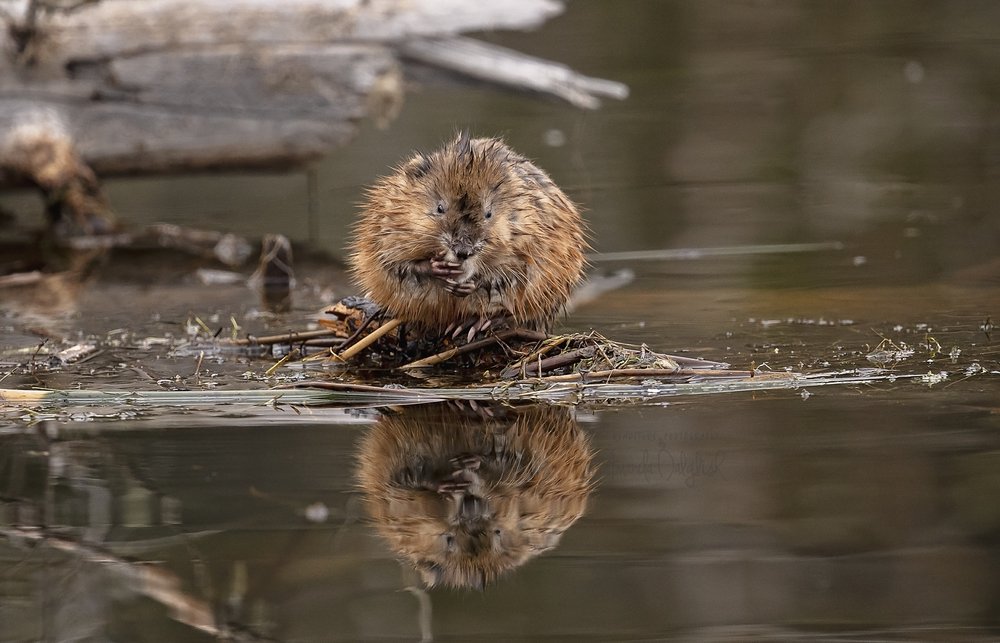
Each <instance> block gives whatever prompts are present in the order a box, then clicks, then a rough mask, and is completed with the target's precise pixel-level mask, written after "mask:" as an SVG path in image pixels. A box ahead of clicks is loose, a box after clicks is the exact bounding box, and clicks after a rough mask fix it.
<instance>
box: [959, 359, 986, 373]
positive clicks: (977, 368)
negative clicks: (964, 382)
mask: <svg viewBox="0 0 1000 643" xmlns="http://www.w3.org/2000/svg"><path fill="white" fill-rule="evenodd" d="M985 372H986V369H985V368H983V366H982V365H981V364H980V363H979V362H972V363H971V364H969V365H968V366H966V367H965V370H964V371H963V374H964V375H965V376H966V377H971V376H973V375H979V374H980V373H985Z"/></svg>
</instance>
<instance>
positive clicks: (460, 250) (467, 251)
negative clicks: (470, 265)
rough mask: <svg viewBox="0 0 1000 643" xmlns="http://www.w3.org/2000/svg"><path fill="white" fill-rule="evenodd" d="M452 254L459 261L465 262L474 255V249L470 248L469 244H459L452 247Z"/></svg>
mask: <svg viewBox="0 0 1000 643" xmlns="http://www.w3.org/2000/svg"><path fill="white" fill-rule="evenodd" d="M452 252H454V253H455V256H456V257H458V260H459V261H465V260H466V259H468V258H469V257H471V256H472V255H473V254H475V248H473V247H472V244H471V243H464V242H459V243H456V244H455V245H454V247H453V248H452Z"/></svg>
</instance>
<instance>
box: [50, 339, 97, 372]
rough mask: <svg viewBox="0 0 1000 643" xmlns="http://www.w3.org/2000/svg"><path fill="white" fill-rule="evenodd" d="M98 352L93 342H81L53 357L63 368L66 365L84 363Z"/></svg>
mask: <svg viewBox="0 0 1000 643" xmlns="http://www.w3.org/2000/svg"><path fill="white" fill-rule="evenodd" d="M98 352H99V351H98V348H97V344H95V343H93V342H82V343H79V344H74V345H72V346H70V347H69V348H65V349H63V350H61V351H59V352H58V353H56V355H55V356H56V358H58V360H59V362H60V363H61V364H63V365H64V366H65V365H66V364H75V363H78V362H84V361H86V360H88V359H90V358H91V357H94V356H95V355H96V354H97V353H98Z"/></svg>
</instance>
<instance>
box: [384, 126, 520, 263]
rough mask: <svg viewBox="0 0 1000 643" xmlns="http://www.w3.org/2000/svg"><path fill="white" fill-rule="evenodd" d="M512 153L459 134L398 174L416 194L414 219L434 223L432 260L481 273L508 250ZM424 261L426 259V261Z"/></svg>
mask: <svg viewBox="0 0 1000 643" xmlns="http://www.w3.org/2000/svg"><path fill="white" fill-rule="evenodd" d="M513 158H516V156H515V155H514V153H513V152H512V151H511V150H510V148H508V147H507V146H506V145H504V144H503V143H502V142H501V141H499V140H497V139H485V138H483V139H470V138H469V133H468V132H462V133H461V134H460V135H459V136H458V137H457V138H456V139H455V140H453V141H452V142H450V143H449V144H447V145H445V147H444V148H442V149H441V150H438V151H437V152H434V153H433V154H429V155H425V154H418V155H416V156H415V157H413V158H412V159H410V160H409V161H408V162H407V163H406V164H405V165H404V166H403V167H402V170H403V172H404V173H405V174H406V176H407V178H408V179H409V180H410V181H411V182H412V184H413V187H415V188H418V192H419V193H420V194H421V197H422V198H421V199H420V200H419V201H418V202H417V204H416V207H419V208H421V209H422V210H423V212H422V213H420V214H418V216H421V215H423V216H425V217H427V221H428V222H433V226H434V229H435V231H436V242H437V244H438V248H437V252H436V253H434V255H436V256H437V257H439V258H441V259H443V260H445V261H449V262H454V263H459V264H462V266H463V267H464V268H465V275H464V279H468V278H470V277H472V276H473V275H475V274H477V273H480V272H482V270H483V267H484V266H488V265H492V264H494V263H495V262H496V259H497V258H499V257H502V256H503V255H504V254H505V250H508V249H509V243H510V240H511V237H512V235H513V234H515V232H516V223H517V221H516V208H515V207H514V201H515V198H516V181H517V176H516V174H515V173H514V172H513V171H512V161H513ZM428 258H429V257H428Z"/></svg>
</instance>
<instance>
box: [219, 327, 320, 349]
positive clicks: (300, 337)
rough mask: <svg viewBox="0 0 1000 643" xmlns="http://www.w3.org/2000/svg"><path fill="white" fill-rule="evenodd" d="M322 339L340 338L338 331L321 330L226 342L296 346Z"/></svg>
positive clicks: (247, 344)
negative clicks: (311, 340) (307, 341)
mask: <svg viewBox="0 0 1000 643" xmlns="http://www.w3.org/2000/svg"><path fill="white" fill-rule="evenodd" d="M321 337H339V335H337V333H336V331H334V330H331V329H326V328H324V329H320V330H303V331H288V332H287V333H283V334H281V335H267V336H265V337H245V338H243V339H231V340H226V341H225V343H226V344H233V345H235V346H254V345H257V344H261V345H267V344H281V343H284V342H288V343H289V344H294V343H296V342H300V341H304V340H307V339H319V338H321Z"/></svg>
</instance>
